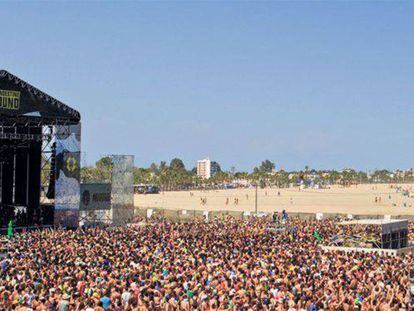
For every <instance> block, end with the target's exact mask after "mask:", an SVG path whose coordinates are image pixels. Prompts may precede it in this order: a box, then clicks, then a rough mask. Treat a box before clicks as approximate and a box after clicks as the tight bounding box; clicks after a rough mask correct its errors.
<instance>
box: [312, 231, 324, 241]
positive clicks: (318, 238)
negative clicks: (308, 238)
mask: <svg viewBox="0 0 414 311" xmlns="http://www.w3.org/2000/svg"><path fill="white" fill-rule="evenodd" d="M313 236H314V237H315V239H317V240H318V241H321V240H322V238H321V236H320V235H319V233H318V231H316V230H313Z"/></svg>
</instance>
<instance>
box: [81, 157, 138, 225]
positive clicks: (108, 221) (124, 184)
mask: <svg viewBox="0 0 414 311" xmlns="http://www.w3.org/2000/svg"><path fill="white" fill-rule="evenodd" d="M110 158H111V160H112V166H111V174H110V175H111V178H110V179H111V186H110V189H111V195H110V197H111V202H110V208H109V209H102V208H99V207H93V208H88V209H81V211H80V218H79V220H80V224H81V225H85V226H97V225H126V224H128V223H130V222H131V221H132V220H133V218H134V176H133V166H134V156H131V155H112V156H110ZM81 199H82V194H81Z"/></svg>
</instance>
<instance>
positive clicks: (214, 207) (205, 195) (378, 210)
mask: <svg viewBox="0 0 414 311" xmlns="http://www.w3.org/2000/svg"><path fill="white" fill-rule="evenodd" d="M393 186H395V185H393ZM401 186H402V187H403V188H404V189H409V190H411V189H413V190H414V184H404V185H401ZM278 192H280V195H278ZM376 197H377V198H381V201H380V202H377V203H376V202H375V198H376ZM201 199H206V203H204V204H203V203H202V202H201V201H202V200H201ZM227 199H228V203H227V204H226V201H227ZM235 199H238V203H237V202H235ZM404 203H405V204H406V207H404ZM257 205H258V211H259V212H272V211H282V210H283V209H285V210H286V211H288V212H295V213H296V212H303V213H340V214H352V215H392V216H397V215H400V216H402V215H410V216H412V215H414V198H409V197H405V196H403V194H402V193H401V192H399V193H397V192H396V189H395V188H391V185H389V184H377V185H371V184H363V185H358V186H350V187H342V186H331V187H330V188H329V189H302V190H300V189H299V188H290V189H286V188H285V189H278V188H268V189H258V195H257ZM135 206H136V207H139V208H165V209H172V210H209V211H219V210H229V211H254V210H255V189H231V190H209V191H171V192H163V193H160V194H147V195H135Z"/></svg>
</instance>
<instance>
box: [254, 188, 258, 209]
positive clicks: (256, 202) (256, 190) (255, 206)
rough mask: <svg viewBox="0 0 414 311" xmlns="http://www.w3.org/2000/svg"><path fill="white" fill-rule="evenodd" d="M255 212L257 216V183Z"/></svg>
mask: <svg viewBox="0 0 414 311" xmlns="http://www.w3.org/2000/svg"><path fill="white" fill-rule="evenodd" d="M254 212H255V214H256V215H257V183H256V194H255V199H254Z"/></svg>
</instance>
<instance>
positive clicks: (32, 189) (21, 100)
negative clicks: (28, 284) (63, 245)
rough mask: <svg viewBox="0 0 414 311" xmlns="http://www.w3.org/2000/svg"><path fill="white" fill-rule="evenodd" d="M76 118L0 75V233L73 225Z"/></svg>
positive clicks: (22, 84) (53, 101)
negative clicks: (11, 227)
mask: <svg viewBox="0 0 414 311" xmlns="http://www.w3.org/2000/svg"><path fill="white" fill-rule="evenodd" d="M79 180H80V114H79V112H77V111H76V110H74V109H72V108H70V107H69V106H67V105H65V104H63V103H62V102H60V101H58V100H56V99H54V98H53V97H51V96H49V95H47V94H45V93H44V92H42V91H40V90H39V89H37V88H35V87H33V86H32V85H30V84H28V83H27V82H25V81H23V80H21V79H20V78H18V77H16V76H14V75H12V74H10V73H9V72H7V71H5V70H0V228H5V227H7V225H8V223H9V222H10V220H12V221H13V225H14V227H23V228H24V227H33V226H47V225H55V226H60V225H61V226H67V227H76V226H77V225H78V213H79V196H80V192H79Z"/></svg>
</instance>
